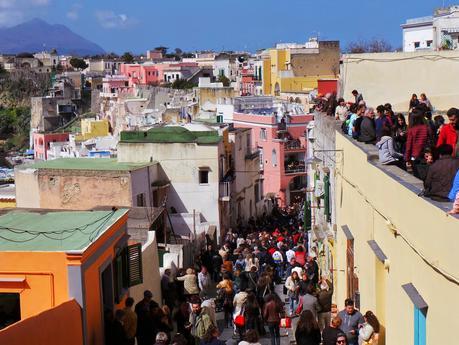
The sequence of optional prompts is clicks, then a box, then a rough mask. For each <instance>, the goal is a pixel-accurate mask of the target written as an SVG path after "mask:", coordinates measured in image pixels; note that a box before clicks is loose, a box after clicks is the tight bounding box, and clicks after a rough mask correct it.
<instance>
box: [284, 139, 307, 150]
mask: <svg viewBox="0 0 459 345" xmlns="http://www.w3.org/2000/svg"><path fill="white" fill-rule="evenodd" d="M284 149H285V150H286V151H290V150H292V151H293V150H304V149H305V147H304V145H302V144H301V141H300V140H299V139H293V140H287V141H286V142H285V143H284Z"/></svg>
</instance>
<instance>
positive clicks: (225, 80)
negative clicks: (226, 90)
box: [218, 75, 231, 87]
mask: <svg viewBox="0 0 459 345" xmlns="http://www.w3.org/2000/svg"><path fill="white" fill-rule="evenodd" d="M218 82H220V83H223V86H225V87H228V86H230V85H231V80H229V79H228V77H227V76H226V75H221V76H219V77H218Z"/></svg>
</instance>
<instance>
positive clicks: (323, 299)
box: [317, 278, 333, 331]
mask: <svg viewBox="0 0 459 345" xmlns="http://www.w3.org/2000/svg"><path fill="white" fill-rule="evenodd" d="M332 297H333V285H332V283H331V282H330V281H329V280H328V279H325V278H322V279H321V280H320V291H319V293H318V294H317V301H318V302H319V307H320V309H319V314H318V319H319V320H318V321H319V327H320V330H321V331H322V330H323V329H324V328H325V327H326V326H328V325H330V321H331V305H332Z"/></svg>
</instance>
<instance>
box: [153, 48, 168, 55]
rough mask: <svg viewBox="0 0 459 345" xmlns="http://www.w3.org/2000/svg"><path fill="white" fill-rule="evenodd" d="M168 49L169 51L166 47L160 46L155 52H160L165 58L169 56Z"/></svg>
mask: <svg viewBox="0 0 459 345" xmlns="http://www.w3.org/2000/svg"><path fill="white" fill-rule="evenodd" d="M168 49H169V48H168V47H164V46H159V47H156V48H155V50H158V51H160V52H161V54H163V56H164V55H166V54H167V50H168Z"/></svg>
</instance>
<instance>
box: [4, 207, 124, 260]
mask: <svg viewBox="0 0 459 345" xmlns="http://www.w3.org/2000/svg"><path fill="white" fill-rule="evenodd" d="M127 212H128V210H127V209H119V210H116V211H111V210H108V211H55V210H41V209H37V210H26V209H10V210H4V211H0V239H1V241H0V251H14V252H22V251H40V252H66V251H81V250H84V249H86V248H87V247H88V246H89V245H90V244H92V243H94V242H95V241H96V240H97V238H99V237H100V236H101V235H102V234H103V233H104V232H105V231H107V230H108V229H109V228H110V227H111V226H112V225H113V224H115V223H116V222H117V221H118V220H119V219H120V218H121V217H122V216H124V215H125V214H126V213H127Z"/></svg>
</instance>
